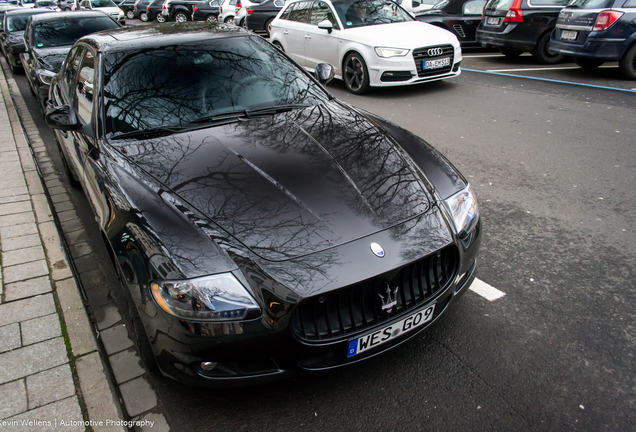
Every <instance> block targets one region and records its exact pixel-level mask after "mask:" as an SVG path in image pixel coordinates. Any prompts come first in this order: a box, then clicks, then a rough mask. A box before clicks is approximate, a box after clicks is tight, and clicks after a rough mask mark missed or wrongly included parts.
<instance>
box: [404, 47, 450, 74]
mask: <svg viewBox="0 0 636 432" xmlns="http://www.w3.org/2000/svg"><path fill="white" fill-rule="evenodd" d="M438 48H441V49H442V54H439V55H432V56H430V55H429V54H428V52H429V50H431V49H438ZM454 55H455V49H454V48H453V46H452V45H442V46H438V47H425V48H416V49H414V50H413V60H415V67H416V68H417V76H419V77H420V78H424V77H429V76H435V75H443V74H446V73H449V72H450V71H451V69H452V67H453V59H454ZM449 56H450V64H449V65H448V66H444V67H443V68H439V69H430V70H426V69H424V65H423V62H425V61H427V60H435V59H441V58H444V57H449Z"/></svg>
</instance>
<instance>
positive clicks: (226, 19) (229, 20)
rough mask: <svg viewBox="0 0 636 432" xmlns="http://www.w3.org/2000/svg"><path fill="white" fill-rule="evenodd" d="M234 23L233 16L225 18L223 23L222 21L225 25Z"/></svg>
mask: <svg viewBox="0 0 636 432" xmlns="http://www.w3.org/2000/svg"><path fill="white" fill-rule="evenodd" d="M232 21H234V17H233V16H229V17H227V18H225V21H223V22H224V23H226V24H229V23H230V22H232Z"/></svg>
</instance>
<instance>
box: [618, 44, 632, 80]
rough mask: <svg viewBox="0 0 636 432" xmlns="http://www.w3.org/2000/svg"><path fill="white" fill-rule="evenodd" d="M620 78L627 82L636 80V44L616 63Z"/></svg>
mask: <svg viewBox="0 0 636 432" xmlns="http://www.w3.org/2000/svg"><path fill="white" fill-rule="evenodd" d="M618 70H619V71H620V73H621V76H622V77H623V78H625V79H628V80H636V44H635V45H632V46H631V47H630V48H629V49H628V50H627V52H626V53H625V55H623V58H621V59H620V61H619V62H618Z"/></svg>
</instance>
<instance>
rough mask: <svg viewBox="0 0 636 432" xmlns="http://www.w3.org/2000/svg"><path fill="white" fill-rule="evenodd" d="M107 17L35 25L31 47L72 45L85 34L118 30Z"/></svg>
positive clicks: (60, 20) (46, 22) (70, 19)
mask: <svg viewBox="0 0 636 432" xmlns="http://www.w3.org/2000/svg"><path fill="white" fill-rule="evenodd" d="M118 27H119V26H118V25H117V23H115V21H113V20H112V19H110V18H109V17H108V16H106V15H104V16H103V17H95V18H65V19H55V20H50V21H43V22H39V23H37V25H36V26H35V28H34V29H33V41H32V42H31V43H32V44H33V46H36V47H38V48H47V47H56V46H64V45H73V44H74V43H75V42H76V41H77V40H78V39H80V38H81V37H83V36H86V35H87V34H91V33H95V32H98V31H101V30H108V29H114V28H118Z"/></svg>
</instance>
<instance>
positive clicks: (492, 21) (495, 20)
mask: <svg viewBox="0 0 636 432" xmlns="http://www.w3.org/2000/svg"><path fill="white" fill-rule="evenodd" d="M500 22H501V18H496V17H488V18H486V24H488V25H499V23H500Z"/></svg>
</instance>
